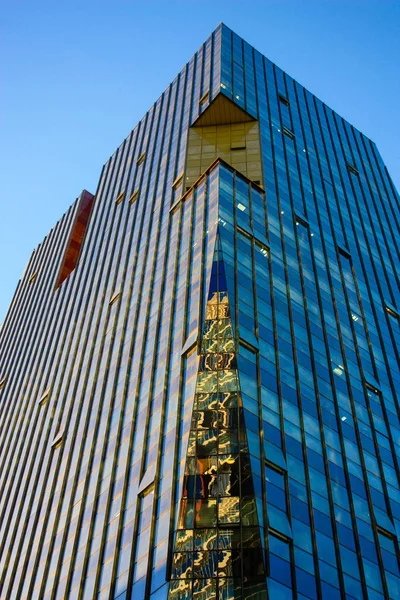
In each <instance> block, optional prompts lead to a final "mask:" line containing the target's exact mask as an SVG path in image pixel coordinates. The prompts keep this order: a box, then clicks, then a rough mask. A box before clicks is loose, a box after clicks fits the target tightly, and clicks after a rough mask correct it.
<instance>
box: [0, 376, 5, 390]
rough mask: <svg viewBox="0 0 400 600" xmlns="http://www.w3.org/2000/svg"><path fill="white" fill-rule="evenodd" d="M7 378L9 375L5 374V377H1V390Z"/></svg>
mask: <svg viewBox="0 0 400 600" xmlns="http://www.w3.org/2000/svg"><path fill="white" fill-rule="evenodd" d="M6 379H7V375H3V377H2V378H1V379H0V390H1V389H2V388H3V387H4V386H5V384H6Z"/></svg>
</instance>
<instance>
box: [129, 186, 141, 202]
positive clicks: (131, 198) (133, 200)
mask: <svg viewBox="0 0 400 600" xmlns="http://www.w3.org/2000/svg"><path fill="white" fill-rule="evenodd" d="M138 198H139V188H137V189H136V190H135V191H134V192H133V193H132V195H131V197H130V198H129V204H133V203H134V202H136V200H137V199H138Z"/></svg>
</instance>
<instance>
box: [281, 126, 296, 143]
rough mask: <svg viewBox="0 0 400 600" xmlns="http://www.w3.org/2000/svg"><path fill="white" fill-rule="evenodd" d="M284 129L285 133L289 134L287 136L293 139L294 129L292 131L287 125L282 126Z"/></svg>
mask: <svg viewBox="0 0 400 600" xmlns="http://www.w3.org/2000/svg"><path fill="white" fill-rule="evenodd" d="M282 131H283V133H284V134H285V135H287V137H289V138H290V139H291V140H294V133H293V131H290V129H288V128H287V127H282Z"/></svg>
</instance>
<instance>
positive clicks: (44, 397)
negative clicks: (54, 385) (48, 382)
mask: <svg viewBox="0 0 400 600" xmlns="http://www.w3.org/2000/svg"><path fill="white" fill-rule="evenodd" d="M49 394H50V388H49V387H48V388H47V389H46V390H45V391H44V392H43V394H42V395H41V396H40V398H39V405H42V404H44V403H45V402H46V400H47V398H48V396H49Z"/></svg>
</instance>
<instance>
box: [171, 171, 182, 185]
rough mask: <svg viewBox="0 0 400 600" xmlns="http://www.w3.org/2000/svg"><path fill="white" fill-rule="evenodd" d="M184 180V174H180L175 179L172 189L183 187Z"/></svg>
mask: <svg viewBox="0 0 400 600" xmlns="http://www.w3.org/2000/svg"><path fill="white" fill-rule="evenodd" d="M182 179H183V173H180V174H179V175H178V177H177V178H176V179H175V181H174V183H173V184H172V187H174V188H175V189H176V188H177V187H179V186H180V185H181V183H182Z"/></svg>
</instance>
